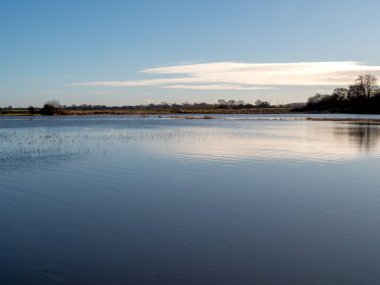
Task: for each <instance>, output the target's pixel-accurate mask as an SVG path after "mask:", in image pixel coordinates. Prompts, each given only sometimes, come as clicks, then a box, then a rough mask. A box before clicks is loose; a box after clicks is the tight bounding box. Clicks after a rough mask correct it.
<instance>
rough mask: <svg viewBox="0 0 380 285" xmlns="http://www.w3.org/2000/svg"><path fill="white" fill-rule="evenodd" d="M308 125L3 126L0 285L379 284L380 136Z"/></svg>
mask: <svg viewBox="0 0 380 285" xmlns="http://www.w3.org/2000/svg"><path fill="white" fill-rule="evenodd" d="M315 116H316V115H315ZM346 116H347V115H346ZM303 117H305V116H302V115H301V116H294V115H286V116H274V115H267V116H265V115H264V116H252V115H250V116H226V115H223V116H219V119H215V120H185V119H170V118H157V117H146V118H138V117H54V118H34V119H33V120H30V119H29V118H20V117H15V118H9V117H8V118H7V117H3V118H0V146H1V148H0V162H1V164H0V233H1V234H0V284H23V285H24V284H38V285H41V284H91V285H94V284H379V283H380V272H379V268H380V239H379V236H380V190H379V189H380V187H379V184H380V183H379V182H380V178H379V170H380V125H376V124H371V125H370V124H354V123H344V122H327V121H323V122H322V121H305V120H303V119H302V118H303Z"/></svg>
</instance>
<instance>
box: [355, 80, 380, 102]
mask: <svg viewBox="0 0 380 285" xmlns="http://www.w3.org/2000/svg"><path fill="white" fill-rule="evenodd" d="M355 83H356V85H358V86H361V87H362V89H363V90H364V96H366V97H367V99H369V98H370V97H371V96H372V94H373V93H374V92H375V90H376V89H377V86H376V83H377V78H376V77H375V76H373V75H370V74H366V75H359V76H358V78H357V79H356V81H355Z"/></svg>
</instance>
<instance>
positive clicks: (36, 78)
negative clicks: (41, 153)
mask: <svg viewBox="0 0 380 285" xmlns="http://www.w3.org/2000/svg"><path fill="white" fill-rule="evenodd" d="M379 10H380V1H376V0H372V1H371V0H361V1H358V0H341V1H340V0H335V1H334V0H330V1H324V0H318V1H307V0H303V1H298V0H294V1H291V0H282V1H280V0H277V1H274V0H265V1H264V0H262V1H254V0H250V1H248V0H247V1H243V0H240V1H239V0H234V1H231V0H230V1H225V0H192V1H186V0H177V1H174V0H171V1H169V0H166V1H163V0H150V1H147V0H146V1H144V0H135V1H128V0H124V1H121V0H107V1H106V0H103V1H99V0H98V1H97V0H91V1H90V0H88V1H85V0H75V1H71V0H65V1H58V0H24V1H21V0H0V106H7V105H13V106H27V105H36V106H39V105H42V104H43V103H44V102H45V101H47V100H51V99H57V100H59V101H60V102H61V103H62V104H67V105H71V104H83V103H87V104H106V105H125V104H145V103H150V102H157V103H158V102H162V101H166V102H178V103H181V102H185V101H189V102H194V101H197V102H200V101H206V102H215V101H217V100H218V99H219V98H224V99H237V100H239V99H241V100H245V101H247V102H254V101H255V100H256V99H259V98H260V99H262V100H268V101H270V102H272V103H287V102H294V101H305V100H306V99H307V97H309V96H311V95H313V94H314V93H315V92H317V91H321V92H324V91H326V92H327V91H328V90H331V89H333V88H334V87H336V86H342V85H345V84H347V83H348V82H351V81H352V80H354V79H355V77H356V75H357V74H361V73H368V72H370V73H372V74H375V75H380V67H379V66H380V53H379V50H380V38H379V37H378V35H377V34H378V31H379V27H380V22H379V20H378V11H379ZM378 77H379V76H378Z"/></svg>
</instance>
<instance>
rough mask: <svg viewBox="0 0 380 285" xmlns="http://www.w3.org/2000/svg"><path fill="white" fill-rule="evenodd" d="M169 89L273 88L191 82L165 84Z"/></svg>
mask: <svg viewBox="0 0 380 285" xmlns="http://www.w3.org/2000/svg"><path fill="white" fill-rule="evenodd" d="M163 87H164V88H168V89H190V90H265V89H272V88H270V87H259V86H242V85H232V84H208V85H191V84H183V85H180V84H175V85H168V86H163Z"/></svg>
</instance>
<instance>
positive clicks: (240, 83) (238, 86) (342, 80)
mask: <svg viewBox="0 0 380 285" xmlns="http://www.w3.org/2000/svg"><path fill="white" fill-rule="evenodd" d="M141 72H142V73H145V74H150V75H155V76H156V78H153V79H143V80H126V81H92V82H79V83H74V84H73V85H75V86H95V87H138V86H159V87H164V88H171V89H193V90H250V89H268V88H270V87H269V86H281V85H303V86H323V85H326V86H327V85H347V84H350V83H351V82H352V81H353V80H354V79H355V78H356V76H357V75H358V74H363V73H371V74H374V75H376V76H380V66H370V65H366V64H364V63H361V62H355V61H341V62H336V61H330V62H296V63H244V62H210V63H198V64H184V65H176V66H165V67H155V68H148V69H144V70H142V71H141ZM157 76H159V77H158V78H157ZM165 76H170V78H168V77H165Z"/></svg>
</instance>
